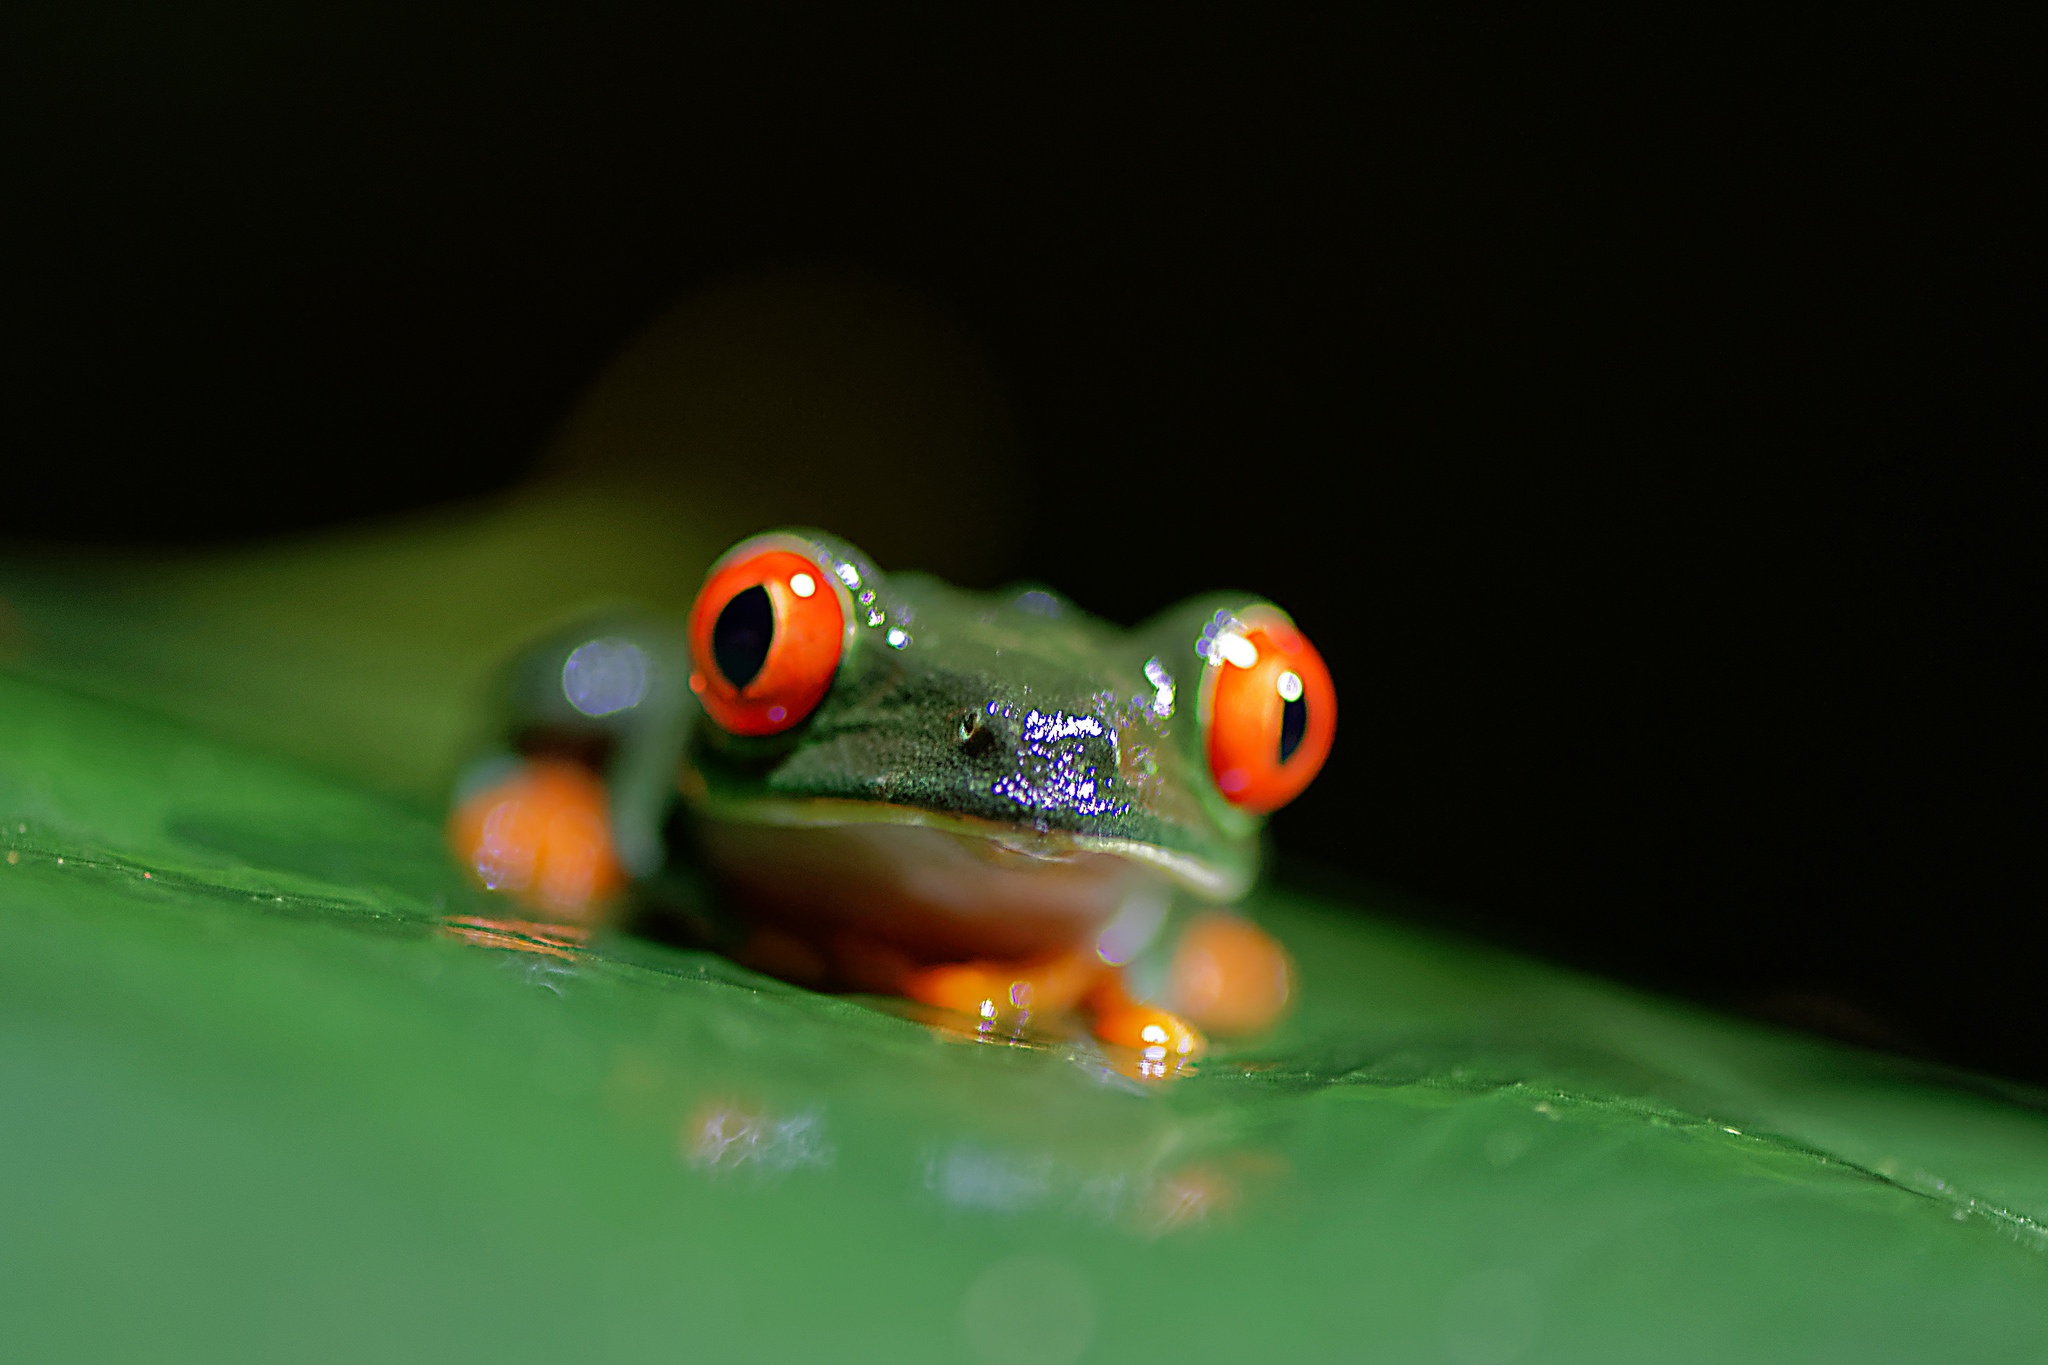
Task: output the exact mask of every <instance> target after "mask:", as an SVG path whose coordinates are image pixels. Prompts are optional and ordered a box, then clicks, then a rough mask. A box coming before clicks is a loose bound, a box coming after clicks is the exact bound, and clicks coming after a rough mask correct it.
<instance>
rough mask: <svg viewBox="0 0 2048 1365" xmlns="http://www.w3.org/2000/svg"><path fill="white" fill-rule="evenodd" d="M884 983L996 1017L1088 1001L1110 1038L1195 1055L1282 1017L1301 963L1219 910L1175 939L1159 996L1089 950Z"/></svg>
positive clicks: (1096, 1023) (1089, 1013)
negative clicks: (1138, 989)
mask: <svg viewBox="0 0 2048 1365" xmlns="http://www.w3.org/2000/svg"><path fill="white" fill-rule="evenodd" d="M877 988H878V989H893V992H894V993H896V994H900V995H904V996H907V997H909V998H910V999H913V1000H917V1001H920V1002H922V1003H924V1004H927V1005H933V1006H936V1007H938V1008H941V1009H947V1010H953V1011H956V1012H958V1013H961V1014H966V1015H971V1016H975V1017H978V1018H980V1019H983V1020H987V1021H999V1020H1000V1021H1010V1022H1015V1021H1018V1020H1020V1019H1021V1018H1022V1017H1023V1016H1027V1015H1029V1014H1031V1013H1034V1012H1044V1013H1052V1014H1060V1013H1067V1012H1072V1011H1079V1012H1080V1013H1082V1014H1084V1015H1085V1016H1086V1017H1087V1019H1088V1022H1089V1026H1090V1028H1091V1030H1092V1031H1093V1032H1094V1034H1095V1036H1096V1037H1098V1038H1100V1039H1102V1040H1103V1041H1104V1042H1107V1043H1114V1044H1117V1045H1119V1046H1122V1047H1132V1048H1139V1049H1151V1048H1163V1049H1165V1051H1166V1053H1167V1055H1170V1056H1173V1057H1179V1058H1192V1057H1195V1056H1198V1055H1200V1053H1201V1052H1202V1051H1203V1050H1204V1049H1205V1048H1206V1047H1207V1038H1206V1035H1207V1034H1210V1033H1213V1034H1216V1035H1218V1036H1223V1037H1242V1036H1245V1035H1249V1034H1254V1033H1258V1032H1260V1031H1262V1030H1264V1029H1267V1028H1270V1027H1271V1026H1272V1025H1273V1024H1274V1023H1275V1022H1277V1021H1278V1020H1279V1018H1280V1017H1281V1015H1282V1014H1284V1013H1285V1012H1286V1009H1287V1006H1288V1004H1289V1003H1290V1001H1291V998H1292V996H1293V989H1294V966H1293V962H1292V960H1291V959H1290V958H1289V957H1288V954H1287V951H1286V949H1285V948H1283V947H1281V946H1280V943H1279V942H1278V941H1277V940H1276V939H1274V938H1273V936H1272V935H1270V934H1268V933H1266V932H1265V930H1263V929H1261V928H1259V927H1258V926H1257V925H1255V924H1253V923H1251V922H1250V921H1249V920H1246V919H1243V918H1241V917H1239V916H1237V915H1233V914H1230V913H1228V912H1225V911H1210V912H1207V913H1204V914H1202V915H1198V916H1197V917H1196V918H1195V919H1194V920H1193V921H1192V922H1191V923H1189V924H1188V926H1187V927H1186V928H1185V929H1184V930H1183V931H1182V932H1181V933H1180V934H1179V935H1178V937H1177V938H1176V940H1175V941H1174V942H1173V944H1172V945H1171V949H1170V953H1169V956H1168V960H1167V965H1166V971H1165V975H1164V984H1163V988H1162V989H1161V990H1160V991H1159V992H1158V996H1157V999H1156V1000H1154V999H1145V998H1141V997H1140V996H1139V995H1138V994H1136V993H1134V992H1133V991H1132V989H1131V986H1130V983H1129V981H1128V980H1127V977H1126V974H1125V971H1124V969H1123V968H1121V967H1117V966H1111V965H1110V964H1108V963H1105V962H1103V961H1102V960H1101V958H1100V957H1098V956H1097V955H1096V954H1095V953H1093V952H1089V951H1081V950H1076V951H1073V952H1069V953H1064V954H1060V955H1057V956H1054V957H1049V958H1041V959H1037V960H1033V961H1028V962H999V961H988V960H983V961H974V962H956V963H946V964H942V965H939V966H926V967H919V968H914V969H910V970H907V971H904V972H903V973H901V974H900V976H898V977H897V978H896V981H895V984H894V986H893V988H892V987H883V986H880V985H879V984H878V986H877Z"/></svg>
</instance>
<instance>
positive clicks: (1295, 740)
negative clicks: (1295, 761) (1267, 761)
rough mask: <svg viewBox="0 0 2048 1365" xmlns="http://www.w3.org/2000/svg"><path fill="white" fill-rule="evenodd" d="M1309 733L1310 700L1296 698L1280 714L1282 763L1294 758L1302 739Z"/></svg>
mask: <svg viewBox="0 0 2048 1365" xmlns="http://www.w3.org/2000/svg"><path fill="white" fill-rule="evenodd" d="M1307 733H1308V699H1307V698H1306V697H1296V698H1295V699H1294V700H1293V701H1290V702H1288V703H1287V708H1286V709H1285V710H1283V711H1282V712H1281V713H1280V761H1281V762H1282V763H1285V762H1286V761H1287V760H1288V759H1290V758H1293V757H1294V751H1295V750H1296V749H1299V748H1300V747H1301V737H1302V736H1303V735H1305V734H1307Z"/></svg>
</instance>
